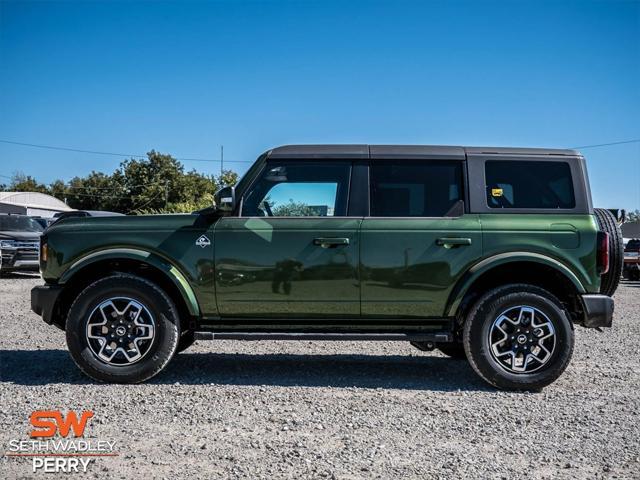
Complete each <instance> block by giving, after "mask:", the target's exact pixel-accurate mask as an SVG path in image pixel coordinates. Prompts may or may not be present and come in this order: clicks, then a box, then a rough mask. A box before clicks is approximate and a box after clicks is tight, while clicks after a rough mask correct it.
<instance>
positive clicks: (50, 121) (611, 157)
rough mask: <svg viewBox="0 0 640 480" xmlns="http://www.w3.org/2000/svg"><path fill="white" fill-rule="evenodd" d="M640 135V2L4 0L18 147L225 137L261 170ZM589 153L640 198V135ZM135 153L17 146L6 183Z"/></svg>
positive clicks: (161, 144)
mask: <svg viewBox="0 0 640 480" xmlns="http://www.w3.org/2000/svg"><path fill="white" fill-rule="evenodd" d="M637 138H640V2H638V1H635V2H631V1H629V2H624V1H601V2H589V1H578V2H563V1H556V2H543V1H536V2H525V1H509V2H481V1H476V2H455V1H450V2H419V3H410V2H328V1H325V2H251V3H250V2H240V1H232V2H222V1H220V2H193V3H191V2H169V3H160V2H141V3H133V2H65V3H56V2H42V3H30V2H27V1H20V2H11V1H6V0H3V1H2V2H0V139H4V140H12V141H18V142H27V143H36V144H46V145H57V146H65V147H72V148H79V149H87V150H99V151H107V152H118V153H120V152H122V153H131V154H138V153H145V152H146V151H148V150H150V149H152V148H153V149H156V150H159V151H162V152H166V153H171V154H173V155H175V156H177V157H188V158H191V157H197V158H218V156H219V146H220V144H224V147H225V158H226V159H227V160H229V161H238V162H251V161H252V160H253V159H255V157H256V156H257V155H258V154H260V153H261V152H262V151H264V150H267V149H268V148H270V147H272V146H276V145H280V144H287V143H351V142H358V143H415V144H453V145H460V144H461V145H508V146H544V147H574V146H580V145H589V144H600V143H608V142H615V141H619V140H628V139H637ZM584 154H585V155H586V157H587V159H588V164H589V169H590V176H591V183H592V189H593V196H594V203H595V204H596V205H597V206H605V207H626V208H640V144H638V143H635V144H626V145H619V146H612V147H606V148H598V149H585V150H584ZM121 160H122V158H119V157H111V156H100V155H89V154H82V153H72V152H59V151H53V150H42V149H35V148H27V147H21V146H16V145H7V144H0V175H11V174H12V173H13V172H15V171H22V172H24V173H26V174H30V175H34V176H35V177H37V178H38V179H39V180H41V181H44V182H50V181H52V180H54V179H55V178H62V179H64V180H68V179H69V178H71V177H72V176H74V175H84V174H86V173H88V172H90V171H91V170H102V171H109V172H110V171H112V170H113V169H114V168H115V167H117V165H118V164H119V162H120V161H121ZM185 165H187V167H189V168H191V167H193V168H196V169H197V170H200V171H204V172H207V173H212V172H216V171H217V170H218V169H219V165H217V164H215V163H205V162H185ZM228 165H229V166H232V167H233V168H234V169H236V170H237V171H238V172H240V173H242V172H243V171H244V170H245V169H246V168H247V166H248V163H228ZM0 180H6V179H4V178H3V177H0Z"/></svg>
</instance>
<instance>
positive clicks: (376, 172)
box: [371, 160, 463, 217]
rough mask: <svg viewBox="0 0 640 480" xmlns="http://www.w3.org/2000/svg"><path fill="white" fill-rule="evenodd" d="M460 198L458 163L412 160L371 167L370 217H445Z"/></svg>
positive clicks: (460, 178)
mask: <svg viewBox="0 0 640 480" xmlns="http://www.w3.org/2000/svg"><path fill="white" fill-rule="evenodd" d="M462 198H463V197H462V165H461V164H460V163H459V162H448V161H424V162H419V161H415V160H412V161H404V162H403V161H394V162H388V163H387V162H375V163H373V164H372V165H371V216H373V217H444V216H447V214H448V213H449V212H450V211H452V210H454V206H456V204H458V202H461V200H462Z"/></svg>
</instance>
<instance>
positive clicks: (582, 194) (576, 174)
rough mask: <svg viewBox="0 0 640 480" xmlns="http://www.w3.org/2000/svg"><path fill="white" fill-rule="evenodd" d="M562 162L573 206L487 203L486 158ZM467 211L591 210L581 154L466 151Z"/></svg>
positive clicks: (506, 212)
mask: <svg viewBox="0 0 640 480" xmlns="http://www.w3.org/2000/svg"><path fill="white" fill-rule="evenodd" d="M495 160H497V161H523V162H562V163H566V164H568V165H569V170H570V172H571V181H572V184H573V195H574V200H575V207H574V208H491V207H489V206H488V205H487V192H486V188H485V187H486V184H487V180H486V176H485V163H486V162H487V161H495ZM467 168H468V174H467V177H468V178H469V213H489V214H493V215H509V214H521V213H525V214H545V215H553V214H567V213H569V214H593V206H592V203H591V193H590V189H589V179H588V176H587V171H586V164H585V161H584V157H582V156H573V157H572V156H568V155H562V156H553V155H516V154H512V155H510V154H469V155H468V156H467ZM473 179H475V180H473Z"/></svg>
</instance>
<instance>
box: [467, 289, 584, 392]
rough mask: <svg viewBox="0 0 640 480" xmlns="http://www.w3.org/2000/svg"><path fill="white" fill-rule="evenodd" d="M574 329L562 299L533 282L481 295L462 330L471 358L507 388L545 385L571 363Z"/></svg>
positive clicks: (478, 370) (489, 379) (481, 370)
mask: <svg viewBox="0 0 640 480" xmlns="http://www.w3.org/2000/svg"><path fill="white" fill-rule="evenodd" d="M573 343H574V335H573V328H572V325H571V322H570V321H569V319H568V317H567V315H566V313H565V312H564V310H563V309H562V305H561V304H560V302H559V301H558V300H557V299H556V298H555V297H553V295H551V294H550V293H549V292H547V291H546V290H543V289H541V288H538V287H534V286H531V285H508V286H504V287H500V288H497V289H495V290H492V291H490V292H488V293H487V294H485V295H484V296H482V297H481V298H480V299H479V300H478V301H477V302H476V304H475V305H474V307H473V308H472V309H471V312H470V313H469V316H468V318H467V319H466V322H465V325H464V332H463V345H464V349H465V352H466V354H467V358H468V360H469V363H470V364H471V366H472V367H473V369H474V370H475V371H476V373H477V374H478V375H480V377H482V379H484V380H485V381H486V382H488V383H489V384H491V385H493V386H495V387H498V388H501V389H505V390H540V389H542V388H543V387H545V386H547V385H549V384H550V383H552V382H554V381H555V380H556V379H557V378H558V377H559V376H560V375H561V374H562V372H564V370H565V369H566V368H567V365H569V361H570V360H571V355H572V353H573Z"/></svg>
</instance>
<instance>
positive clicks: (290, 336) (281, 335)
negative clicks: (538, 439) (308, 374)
mask: <svg viewBox="0 0 640 480" xmlns="http://www.w3.org/2000/svg"><path fill="white" fill-rule="evenodd" d="M194 337H195V339H196V340H348V341H353V340H366V341H376V340H383V341H404V342H437V343H446V342H452V341H453V336H452V335H451V334H450V333H443V332H438V333H301V332H295V333H294V332H291V333H288V332H273V333H266V332H255V333H253V332H194Z"/></svg>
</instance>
